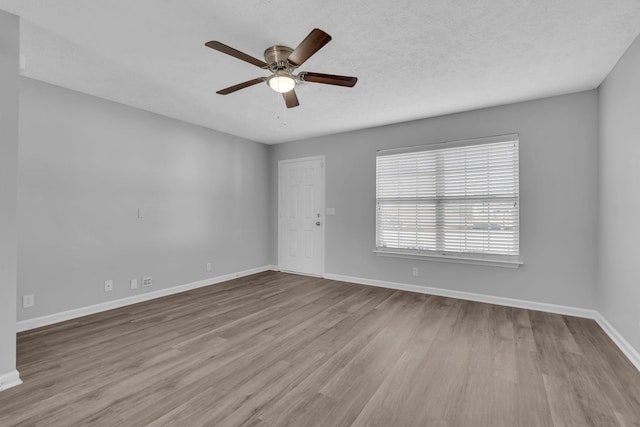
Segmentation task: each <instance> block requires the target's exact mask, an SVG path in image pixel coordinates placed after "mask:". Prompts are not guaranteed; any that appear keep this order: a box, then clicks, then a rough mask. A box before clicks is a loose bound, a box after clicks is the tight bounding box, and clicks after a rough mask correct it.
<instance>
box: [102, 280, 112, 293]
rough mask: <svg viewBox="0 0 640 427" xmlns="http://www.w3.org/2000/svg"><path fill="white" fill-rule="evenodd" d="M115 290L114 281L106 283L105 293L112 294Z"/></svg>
mask: <svg viewBox="0 0 640 427" xmlns="http://www.w3.org/2000/svg"><path fill="white" fill-rule="evenodd" d="M112 290H113V280H105V281H104V291H105V292H111V291H112Z"/></svg>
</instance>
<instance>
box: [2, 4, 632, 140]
mask: <svg viewBox="0 0 640 427" xmlns="http://www.w3.org/2000/svg"><path fill="white" fill-rule="evenodd" d="M0 9H4V10H7V11H9V12H12V13H15V14H17V15H20V16H21V17H22V26H21V51H22V54H23V55H24V56H25V57H26V69H25V70H24V71H23V75H25V76H27V77H31V78H34V79H37V80H42V81H45V82H48V83H52V84H55V85H59V86H63V87H66V88H70V89H74V90H77V91H80V92H85V93H88V94H91V95H95V96H99V97H102V98H106V99H109V100H113V101H117V102H120V103H123V104H126V105H131V106H134V107H138V108H142V109H145V110H149V111H153V112H155V113H159V114H163V115H166V116H169V117H173V118H176V119H180V120H184V121H186V122H190V123H195V124H198V125H202V126H205V127H208V128H212V129H216V130H220V131H223V132H227V133H230V134H233V135H238V136H241V137H245V138H248V139H252V140H255V141H260V142H265V143H278V142H284V141H291V140H297V139H303V138H308V137H313V136H319V135H326V134H332V133H337V132H342V131H347V130H353V129H360V128H365V127H372V126H378V125H384V124H389V123H396V122H402V121H407V120H413V119H418V118H424V117H433V116H437V115H442V114H447V113H453V112H459V111H466V110H471V109H476V108H482V107H488V106H493V105H500V104H506V103H511V102H517V101H523V100H529V99H534V98H541V97H547V96H552V95H559V94H564V93H571V92H576V91H581V90H586V89H592V88H595V87H597V86H598V85H599V84H600V83H601V82H602V80H603V79H604V78H605V77H606V75H607V73H608V72H609V71H610V70H611V69H612V68H613V66H614V65H615V63H616V61H617V60H618V59H619V58H620V57H621V55H622V54H623V53H624V51H625V50H626V49H627V47H628V46H629V45H630V44H631V42H632V41H633V39H634V38H635V37H636V36H637V35H638V33H639V32H640V1H639V0H562V1H558V0H535V1H531V0H479V1H475V2H458V1H451V0H432V1H425V0H402V1H395V2H390V1H381V0H352V1H348V0H323V1H318V0H315V1H310V0H299V1H291V0H288V1H281V0H253V1H243V0H236V1H211V0H206V1H205V0H174V1H168V0H135V1H132V0H129V1H122V0H120V1H118V0H115V1H114V0H90V1H88V0H55V1H54V0H0ZM315 27H317V28H321V29H323V30H324V31H326V32H327V33H329V34H330V35H331V36H332V37H333V40H332V41H331V42H330V43H329V44H328V45H326V46H325V47H324V48H322V49H321V50H320V51H319V52H318V53H316V54H315V55H314V56H313V57H312V58H311V59H309V60H308V61H307V62H306V63H305V64H304V65H303V66H302V67H300V69H299V70H300V71H302V70H305V71H315V72H321V73H330V74H342V75H352V76H357V77H358V78H359V80H358V84H357V85H356V86H355V87H354V88H352V89H349V88H343V87H337V86H328V85H321V84H314V83H305V84H303V85H299V86H298V87H297V88H296V92H297V94H298V98H299V100H300V104H301V106H300V107H298V108H294V109H289V110H286V109H285V108H284V103H283V101H282V98H281V96H280V95H279V94H276V93H275V92H273V91H272V90H270V89H269V88H268V86H267V85H266V84H259V85H256V86H253V87H250V88H247V89H244V90H241V91H239V92H236V93H233V94H230V95H227V96H221V95H217V94H216V93H215V91H216V90H219V89H222V88H225V87H227V86H231V85H233V84H236V83H240V82H243V81H245V80H250V79H252V78H255V77H260V76H266V75H267V74H268V73H267V72H266V71H264V70H261V69H259V68H257V67H255V66H252V65H250V64H248V63H245V62H242V61H239V60H237V59H235V58H232V57H229V56H226V55H224V54H222V53H220V52H217V51H214V50H212V49H209V48H207V47H205V46H204V43H205V42H207V41H209V40H218V41H221V42H222V43H225V44H227V45H230V46H232V47H234V48H236V49H239V50H241V51H243V52H246V53H248V54H250V55H252V56H255V57H257V58H259V59H263V57H262V52H263V51H264V49H266V48H267V47H269V46H271V45H274V44H284V45H288V46H291V47H296V46H297V45H298V43H299V42H300V41H301V40H302V39H303V38H304V37H305V36H306V35H307V34H308V33H309V31H311V29H313V28H315Z"/></svg>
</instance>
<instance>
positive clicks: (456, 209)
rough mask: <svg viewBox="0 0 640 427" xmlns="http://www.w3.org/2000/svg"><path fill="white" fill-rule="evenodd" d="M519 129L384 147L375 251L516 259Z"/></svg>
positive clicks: (379, 164)
mask: <svg viewBox="0 0 640 427" xmlns="http://www.w3.org/2000/svg"><path fill="white" fill-rule="evenodd" d="M518 145H519V144H518V135H504V136H499V137H489V138H481V139H474V140H465V141H456V142H447V143H440V144H429V145H423V146H419V147H409V148H403V149H395V150H384V151H379V152H378V156H377V158H376V252H378V253H379V254H391V255H399V256H401V255H418V256H434V257H449V258H462V259H465V258H466V259H469V260H477V261H482V260H488V261H497V262H498V263H501V262H505V263H515V264H518V263H519V261H518V260H519V254H520V250H519V183H518Z"/></svg>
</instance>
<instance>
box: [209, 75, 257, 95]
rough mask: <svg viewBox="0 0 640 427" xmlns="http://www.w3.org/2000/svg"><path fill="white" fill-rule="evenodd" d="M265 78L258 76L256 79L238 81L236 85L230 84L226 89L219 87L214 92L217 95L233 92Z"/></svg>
mask: <svg viewBox="0 0 640 427" xmlns="http://www.w3.org/2000/svg"><path fill="white" fill-rule="evenodd" d="M265 80H267V78H266V77H259V78H257V79H253V80H249V81H246V82H243V83H238V84H237V85H234V86H230V87H228V88H226V89H221V90H219V91H217V92H216V93H217V94H219V95H229V94H230V93H233V92H235V91H237V90H240V89H244V88H245V87H249V86H253V85H257V84H258V83H262V82H263V81H265Z"/></svg>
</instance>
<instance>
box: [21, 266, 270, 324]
mask: <svg viewBox="0 0 640 427" xmlns="http://www.w3.org/2000/svg"><path fill="white" fill-rule="evenodd" d="M273 267H274V266H271V265H265V266H261V267H257V268H252V269H249V270H244V271H240V272H237V273H230V274H224V275H222V276H217V277H212V278H210V279H205V280H199V281H197V282H193V283H187V284H186V285H179V286H173V287H171V288H166V289H159V290H157V291H153V292H147V293H144V294H139V295H135V296H131V297H127V298H121V299H117V300H113V301H106V302H101V303H99V304H94V305H90V306H87V307H81V308H76V309H73V310H69V311H63V312H60V313H54V314H49V315H47V316H41V317H35V318H33V319H27V320H21V321H19V322H17V324H16V331H17V332H23V331H28V330H29V329H35V328H40V327H42V326H48V325H52V324H54V323H59V322H64V321H65V320H71V319H75V318H78V317H82V316H88V315H90V314H95V313H100V312H102V311H106V310H112V309H114V308H120V307H124V306H127V305H131V304H137V303H139V302H144V301H149V300H152V299H156V298H160V297H164V296H167V295H173V294H177V293H180V292H185V291H189V290H191V289H197V288H201V287H203V286H209V285H214V284H216V283H220V282H226V281H227V280H231V279H236V278H238V277H244V276H250V275H252V274H256V273H262V272H263V271H269V270H273Z"/></svg>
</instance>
